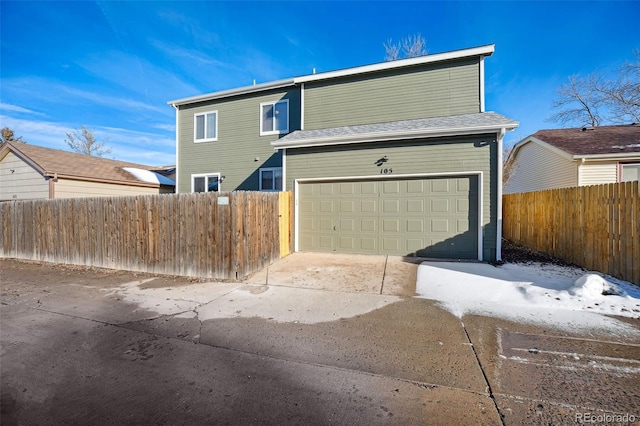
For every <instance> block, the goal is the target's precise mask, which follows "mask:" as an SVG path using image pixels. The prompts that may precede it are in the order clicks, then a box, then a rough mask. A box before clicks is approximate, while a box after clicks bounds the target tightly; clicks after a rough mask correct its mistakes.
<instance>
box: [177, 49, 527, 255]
mask: <svg viewBox="0 0 640 426" xmlns="http://www.w3.org/2000/svg"><path fill="white" fill-rule="evenodd" d="M493 52H494V46H493V45H488V46H481V47H476V48H470V49H465V50H458V51H453V52H446V53H440V54H433V55H428V56H422V57H417V58H410V59H403V60H398V61H392V62H384V63H378V64H373V65H366V66H360V67H355V68H348V69H343V70H337V71H331V72H324V73H318V74H315V73H314V74H310V75H305V76H301V77H294V78H290V79H286V80H279V81H274V82H269V83H264V84H258V85H253V86H247V87H241V88H237V89H231V90H225V91H220V92H214V93H209V94H205V95H200V96H195V97H190V98H185V99H179V100H175V101H171V102H169V104H170V105H172V106H173V107H174V108H175V109H176V139H177V141H176V142H177V143H176V145H177V150H176V155H177V191H178V192H205V191H234V190H259V191H280V190H287V191H293V192H294V197H295V229H294V230H295V237H294V247H295V250H296V251H331V252H345V253H363V254H393V255H412V256H423V257H440V258H456V259H479V260H487V261H491V260H496V259H499V258H500V239H501V231H500V227H501V204H500V203H501V190H502V188H501V167H500V165H501V163H502V159H501V153H502V139H503V137H504V134H505V132H506V131H509V130H513V129H514V128H515V127H517V123H516V122H515V121H513V120H510V119H508V118H506V117H504V116H501V115H499V114H496V113H493V112H485V100H484V98H485V93H484V59H485V57H488V56H491V55H492V54H493Z"/></svg>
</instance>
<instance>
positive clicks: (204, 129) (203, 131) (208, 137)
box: [193, 111, 218, 142]
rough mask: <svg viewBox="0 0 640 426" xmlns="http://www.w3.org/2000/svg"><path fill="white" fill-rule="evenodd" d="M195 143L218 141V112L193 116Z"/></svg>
mask: <svg viewBox="0 0 640 426" xmlns="http://www.w3.org/2000/svg"><path fill="white" fill-rule="evenodd" d="M193 127H194V130H195V131H194V139H195V142H210V141H217V140H218V111H211V112H204V113H202V114H196V115H195V116H194V126H193Z"/></svg>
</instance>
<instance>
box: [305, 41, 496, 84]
mask: <svg viewBox="0 0 640 426" xmlns="http://www.w3.org/2000/svg"><path fill="white" fill-rule="evenodd" d="M494 51H495V45H494V44H490V45H486V46H480V47H473V48H471V49H464V50H455V51H452V52H445V53H436V54H433V55H425V56H418V57H415V58H408V59H400V60H397V61H388V62H381V63H377V64H371V65H364V66H361V67H355V68H346V69H343V70H338V71H329V72H324V73H320V74H310V75H304V76H301V77H296V78H294V81H295V83H296V84H298V83H307V82H311V81H318V80H327V79H331V78H338V77H347V76H352V75H358V74H365V73H370V72H377V71H385V70H392V69H397V68H404V67H410V66H414V65H423V64H429V63H434V62H442V61H448V60H452V59H462V58H468V57H473V56H491V55H492V54H493V52H494Z"/></svg>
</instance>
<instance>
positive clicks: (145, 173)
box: [123, 167, 176, 186]
mask: <svg viewBox="0 0 640 426" xmlns="http://www.w3.org/2000/svg"><path fill="white" fill-rule="evenodd" d="M123 169H124V170H125V171H127V172H129V173H131V174H132V175H133V176H134V177H135V178H136V179H138V180H141V181H142V182H147V183H157V184H160V185H170V186H176V183H175V182H174V181H172V180H171V179H169V178H168V177H166V176H162V175H161V174H159V173H156V172H152V171H151V170H144V169H137V168H135V167H123Z"/></svg>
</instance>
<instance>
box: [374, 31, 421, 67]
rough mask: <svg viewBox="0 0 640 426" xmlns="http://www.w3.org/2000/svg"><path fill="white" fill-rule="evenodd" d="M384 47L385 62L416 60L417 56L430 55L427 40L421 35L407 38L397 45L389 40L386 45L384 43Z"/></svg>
mask: <svg viewBox="0 0 640 426" xmlns="http://www.w3.org/2000/svg"><path fill="white" fill-rule="evenodd" d="M382 46H383V47H384V52H385V55H384V60H385V61H395V60H396V59H404V58H415V57H416V56H425V55H427V54H428V50H427V40H425V39H424V37H422V35H421V34H420V33H418V34H414V35H409V36H406V37H404V38H403V39H401V40H400V41H399V42H397V43H394V42H393V40H392V39H388V40H387V41H386V42H385V43H382Z"/></svg>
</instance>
